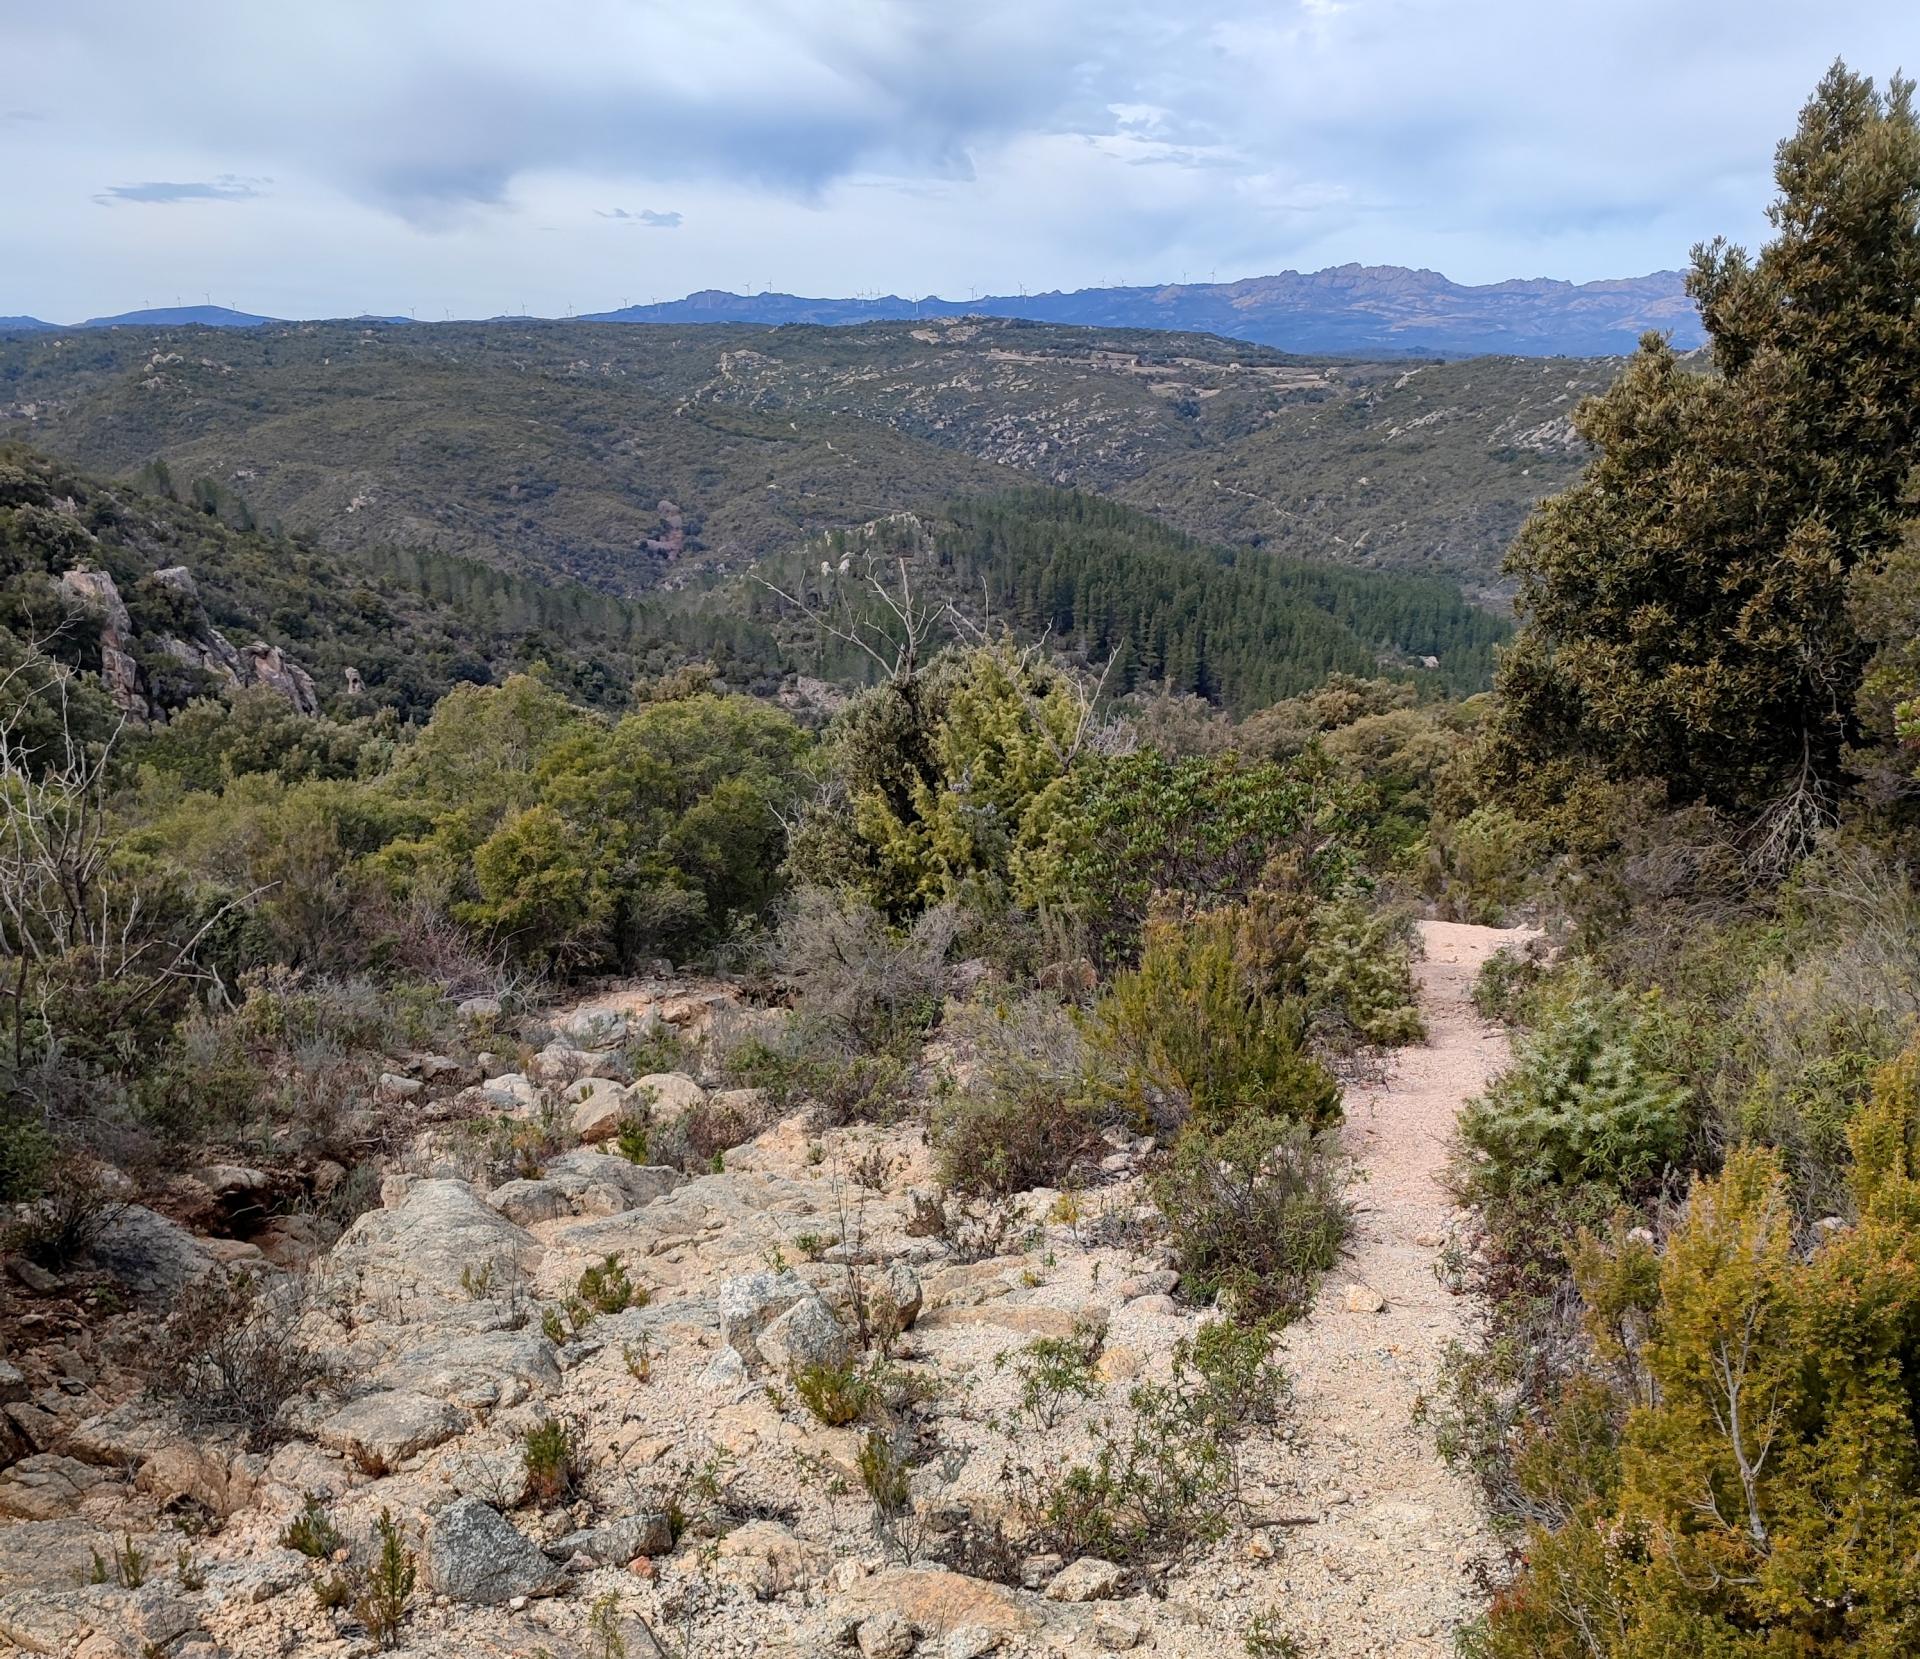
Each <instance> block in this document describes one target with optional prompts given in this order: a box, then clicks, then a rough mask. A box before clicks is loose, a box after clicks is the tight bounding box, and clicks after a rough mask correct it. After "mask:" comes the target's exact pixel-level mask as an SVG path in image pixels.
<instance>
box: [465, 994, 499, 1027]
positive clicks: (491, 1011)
mask: <svg viewBox="0 0 1920 1659" xmlns="http://www.w3.org/2000/svg"><path fill="white" fill-rule="evenodd" d="M458 1012H459V1015H460V1017H461V1019H463V1020H471V1021H474V1022H478V1021H481V1020H497V1019H499V1017H500V999H499V998H498V997H468V998H467V1000H466V1001H465V1002H463V1003H461V1004H460V1007H459V1010H458Z"/></svg>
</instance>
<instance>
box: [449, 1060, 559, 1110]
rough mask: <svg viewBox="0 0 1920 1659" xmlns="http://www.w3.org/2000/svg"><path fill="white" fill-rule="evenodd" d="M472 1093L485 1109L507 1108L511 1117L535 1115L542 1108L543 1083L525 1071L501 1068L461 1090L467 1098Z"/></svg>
mask: <svg viewBox="0 0 1920 1659" xmlns="http://www.w3.org/2000/svg"><path fill="white" fill-rule="evenodd" d="M468 1096H472V1097H473V1098H474V1100H475V1103H476V1104H477V1105H478V1106H479V1107H480V1108H481V1109H483V1110H488V1109H490V1110H492V1111H495V1112H504V1113H506V1114H507V1115H508V1116H510V1117H532V1116H534V1115H535V1114H536V1113H537V1112H538V1111H539V1110H540V1098H541V1097H540V1085H539V1084H538V1083H536V1082H534V1080H533V1079H532V1078H531V1077H529V1076H527V1074H526V1073H525V1072H520V1071H508V1072H502V1073H501V1074H500V1075H499V1076H498V1077H489V1078H486V1079H484V1080H483V1081H482V1082H479V1083H476V1084H475V1085H474V1086H473V1087H472V1088H471V1089H467V1090H464V1091H462V1093H461V1095H460V1096H459V1098H460V1099H462V1100H464V1099H466V1098H467V1097H468Z"/></svg>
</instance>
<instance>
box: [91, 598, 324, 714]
mask: <svg viewBox="0 0 1920 1659" xmlns="http://www.w3.org/2000/svg"><path fill="white" fill-rule="evenodd" d="M151 579H152V581H153V582H154V583H155V584H156V585H157V586H159V587H162V588H164V589H166V590H167V591H168V592H169V593H171V594H173V595H174V596H175V598H176V599H177V600H178V601H179V605H178V608H179V609H180V610H181V612H182V613H183V614H184V615H185V616H186V618H187V619H188V620H189V622H190V631H189V632H188V633H186V634H184V635H182V634H163V635H161V636H160V637H159V638H158V639H153V638H152V637H151V636H148V643H149V644H150V645H152V646H154V647H157V648H158V649H159V650H161V651H164V652H165V653H166V654H167V655H168V656H170V657H172V658H173V660H174V661H175V662H178V663H180V664H182V665H183V666H185V667H188V668H196V669H199V670H201V671H202V672H204V673H207V674H211V675H212V676H213V677H214V678H215V679H217V680H222V681H224V682H225V683H226V685H227V687H228V689H229V690H234V691H239V690H244V689H246V688H247V687H250V686H264V687H265V688H266V689H268V690H269V691H273V692H276V693H278V694H279V695H280V696H282V697H284V698H285V699H286V700H287V701H288V703H290V704H291V705H292V706H293V708H294V709H295V710H296V711H297V712H299V713H301V714H318V713H319V712H320V693H319V690H318V688H317V687H316V686H315V685H314V683H313V676H312V675H310V674H309V673H308V672H307V671H306V670H305V669H304V668H302V667H301V666H300V665H299V664H298V663H296V662H294V661H293V660H292V659H291V658H289V657H288V656H287V655H286V653H285V652H283V651H282V650H281V649H280V647H279V646H277V645H269V644H267V643H266V642H265V641H264V640H255V641H254V642H253V643H252V644H250V645H248V646H246V647H244V648H242V649H236V648H235V647H234V645H233V643H232V641H230V640H229V639H228V638H227V636H226V635H225V634H223V633H221V632H220V630H219V629H218V628H216V627H214V625H213V623H212V621H211V620H210V619H209V618H208V616H207V612H206V608H205V606H203V605H202V604H201V602H200V591H199V588H198V587H197V586H196V585H195V583H194V580H193V574H192V572H191V571H189V570H188V569H187V568H186V566H184V565H169V566H168V567H167V568H166V569H165V570H156V571H155V572H154V573H153V576H152V578H151ZM60 585H61V587H62V588H64V589H65V590H66V592H67V594H68V595H69V596H70V597H71V598H72V599H73V601H74V602H75V603H76V604H77V605H79V606H80V608H81V609H83V610H85V611H87V612H89V613H90V614H91V615H93V616H95V617H98V618H99V620H100V678H101V681H102V683H103V684H104V685H105V686H106V688H107V693H108V695H109V696H111V697H112V698H113V701H114V705H115V706H116V707H117V708H118V709H120V711H121V712H122V713H123V714H125V715H126V716H127V717H128V718H129V719H132V720H145V719H147V718H149V717H150V715H151V714H152V705H151V704H150V702H149V701H148V699H147V696H146V690H145V687H144V685H143V684H142V681H141V675H140V665H139V663H138V661H137V660H136V659H135V657H134V655H133V649H132V648H133V644H134V640H135V632H134V626H133V618H132V617H131V615H130V614H129V613H128V611H127V606H126V601H125V600H124V599H122V598H121V597H120V590H119V588H117V587H116V586H115V585H114V580H113V577H112V576H110V575H109V574H108V573H107V572H106V571H104V570H92V569H89V568H87V567H86V566H84V565H82V566H76V567H75V568H74V569H72V570H68V571H64V572H63V573H62V574H61V577H60Z"/></svg>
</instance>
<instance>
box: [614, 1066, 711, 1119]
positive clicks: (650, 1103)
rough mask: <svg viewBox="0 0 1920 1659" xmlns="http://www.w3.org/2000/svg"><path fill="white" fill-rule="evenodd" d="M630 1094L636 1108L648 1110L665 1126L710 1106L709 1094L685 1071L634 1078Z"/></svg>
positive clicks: (650, 1073) (661, 1072) (665, 1072)
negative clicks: (705, 1106) (694, 1109)
mask: <svg viewBox="0 0 1920 1659" xmlns="http://www.w3.org/2000/svg"><path fill="white" fill-rule="evenodd" d="M628 1092H629V1094H630V1096H631V1097H632V1100H633V1103H634V1105H635V1106H637V1107H643V1108H645V1109H646V1110H647V1111H648V1112H649V1113H651V1115H652V1116H653V1117H654V1118H655V1119H656V1120H658V1121H659V1122H662V1123H667V1122H671V1121H672V1120H673V1119H674V1118H677V1117H680V1116H682V1115H684V1114H685V1113H687V1112H690V1111H692V1110H693V1108H694V1107H696V1106H704V1105H706V1103H707V1091H706V1090H705V1089H703V1088H701V1087H700V1085H699V1084H698V1083H696V1082H694V1080H693V1079H692V1078H691V1077H689V1076H688V1075H687V1074H686V1073H685V1072H683V1071H656V1072H649V1073H648V1074H647V1075H646V1076H645V1077H638V1078H635V1079H634V1083H633V1087H632V1089H631V1090H629V1091H628Z"/></svg>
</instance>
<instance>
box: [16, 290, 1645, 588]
mask: <svg viewBox="0 0 1920 1659" xmlns="http://www.w3.org/2000/svg"><path fill="white" fill-rule="evenodd" d="M1617 366H1618V365H1617V364H1615V363H1613V362H1611V361H1609V360H1582V361H1554V362H1538V361H1529V360H1526V359H1517V358H1481V359H1476V360H1473V361H1469V362H1463V363H1447V364H1432V365H1423V366H1420V367H1418V368H1417V369H1409V368H1407V367H1406V365H1404V364H1381V363H1362V362H1336V361H1312V360H1304V359H1299V358H1292V357H1287V356H1284V355H1282V354H1280V353H1278V352H1274V351H1270V350H1267V349H1265V348H1263V347H1258V346H1249V345H1245V344H1239V343H1235V342H1230V341H1224V340H1218V339H1211V338H1208V337H1205V336H1198V335H1181V334H1167V333H1157V334H1156V333H1140V332H1114V331H1089V330H1083V329H1072V328H1065V327H1056V326H1049V325H1043V324H1030V323H1019V322H1008V321H986V320H972V321H952V322H942V323H930V324H922V325H914V324H900V323H883V324H873V325H868V326H865V327H860V328H848V329H842V328H827V327H792V328H782V329H777V330H766V329H754V328H746V327H732V328H721V327H710V326H683V327H677V328H646V329H637V328H630V327H621V326H617V325H611V324H609V325H588V324H556V323H507V322H501V323H493V324H486V325H478V324H473V325H469V324H450V325H420V326H411V327H394V326H384V325H377V324H365V325H357V324H340V323H334V324H324V325H319V324H315V325H298V326H292V325H273V326H265V327H260V328H255V329H248V330H225V331H221V332H219V333H213V332H210V331H202V330H193V329H161V330H151V331H146V330H136V329H115V330H112V331H101V332H97V333H86V334H72V333H60V334H51V335H48V334H39V335H23V336H16V337H14V338H11V339H8V340H5V341H0V435H11V436H14V437H17V438H20V439H24V440H26V441H28V442H31V443H33V444H35V445H36V446H38V447H41V448H44V449H48V450H51V451H53V452H55V453H58V454H61V455H64V456H66V457H68V458H69V459H71V460H73V461H75V462H77V463H79V464H81V465H83V466H85V467H89V468H91V469H94V470H96V471H100V472H107V473H114V474H131V473H133V472H135V471H137V470H138V469H139V468H140V467H142V466H143V465H145V464H146V463H148V462H149V461H152V460H154V459H156V458H161V459H164V460H165V461H166V462H167V463H168V464H169V465H170V466H171V467H172V468H173V469H174V471H175V472H176V473H178V474H180V475H181V476H182V477H188V478H192V477H201V476H205V477H209V478H211V479H213V480H215V481H217V482H219V483H220V484H222V485H223V486H224V487H226V488H229V489H232V490H234V491H237V492H238V493H240V494H241V495H243V496H244V497H245V498H246V500H247V501H248V502H249V503H250V504H251V506H252V508H253V510H254V511H255V513H256V514H257V515H258V516H259V518H260V519H261V520H262V522H278V523H281V524H284V525H285V526H286V527H287V528H289V529H290V530H298V531H303V532H306V533H309V534H311V535H313V536H314V537H316V538H317V539H318V540H320V541H321V542H323V543H325V544H326V545H329V546H333V547H342V548H351V547H358V548H366V547H373V546H387V545H408V546H415V547H424V548H430V549H433V550H435V551H439V552H446V553H453V554H460V555H466V556H471V557H475V558H479V559H481V560H484V561H485V562H487V563H490V564H494V565H497V566H499V567H501V568H505V569H511V570H519V571H523V572H528V573H533V574H539V575H555V574H563V575H565V576H568V577H572V578H574V579H577V580H581V581H586V582H589V583H591V584H593V585H595V586H599V587H603V588H607V589H610V590H613V591H617V592H625V593H638V592H642V591H645V590H647V589H650V588H654V587H658V586H661V585H667V586H673V585H678V584H680V583H682V582H684V581H685V580H686V578H687V572H688V569H689V567H702V566H718V567H720V568H722V569H726V568H738V567H740V566H742V565H744V564H746V563H748V562H750V561H752V560H754V559H757V558H759V557H762V556H765V555H767V554H770V553H775V552H780V551H784V550H788V549H791V548H792V547H794V546H795V545H797V544H798V543H799V542H801V541H803V540H804V539H805V538H806V537H807V536H809V535H812V534H814V533H817V532H820V531H824V530H832V529H838V528H844V527H847V526H850V525H854V524H858V523H862V522H865V521H866V520H868V519H871V518H873V517H876V516H878V515H880V514H883V513H886V512H891V511H896V510H911V511H919V512H926V511H930V510H932V509H934V508H936V507H937V506H938V505H939V504H940V503H942V502H944V501H946V500H949V499H952V498H954V497H957V496H965V495H972V494H978V493H991V492H993V491H996V490H999V489H1001V488H1004V487H1006V486H1007V485H1009V484H1018V483H1022V482H1046V483H1052V484H1061V485H1070V486H1073V487H1075V488H1080V489H1088V490H1094V491H1098V492H1101V493H1104V494H1110V495H1113V496H1116V497H1118V498H1120V499H1122V500H1125V501H1129V502H1132V503H1134V504H1135V505H1138V506H1142V507H1145V508H1147V509H1149V510H1151V511H1154V512H1157V513H1160V514H1161V515H1163V516H1164V517H1166V518H1167V519H1168V520H1169V521H1170V522H1172V523H1173V524H1175V525H1177V526H1179V527H1181V528H1183V529H1186V530H1189V531H1191V532H1193V533H1195V534H1199V535H1202V536H1207V537H1210V538H1216V539H1224V540H1231V541H1238V542H1244V543H1246V544H1248V545H1254V546H1264V547H1272V548H1276V549H1279V550H1281V551H1284V552H1286V553H1288V554H1291V555H1293V556H1295V557H1313V558H1332V559H1336V560H1339V561H1341V562H1346V563H1352V564H1357V565H1363V566H1368V567H1373V568H1380V569H1417V570H1424V571H1432V572H1437V573H1442V574H1448V575H1454V576H1458V577H1460V578H1462V579H1464V580H1466V581H1467V582H1468V583H1469V584H1472V585H1474V586H1488V585H1491V584H1493V583H1494V582H1495V581H1496V575H1495V573H1496V571H1497V568H1498V563H1499V559H1500V555H1501V553H1502V551H1503V549H1504V547H1505V545H1506V542H1507V541H1508V539H1509V538H1510V537H1511V535H1512V533H1513V531H1514V530H1515V529H1516V528H1517V527H1518V525H1519V523H1520V521H1521V519H1522V518H1523V516H1524V515H1525V513H1526V511H1527V509H1528V508H1529V507H1530V506H1531V505H1532V504H1533V502H1534V501H1535V500H1537V499H1538V498H1539V497H1541V496H1542V495H1544V494H1547V493H1550V492H1551V491H1552V490H1554V489H1556V488H1558V487H1559V486H1560V485H1562V484H1564V483H1565V482H1566V481H1567V480H1568V479H1569V478H1571V477H1572V475H1573V473H1574V471H1575V469H1576V468H1577V466H1578V464H1579V459H1580V456H1579V454H1578V449H1577V444H1576V441H1575V439H1574V438H1573V436H1572V432H1571V425H1570V421H1569V418H1568V417H1569V415H1570V412H1571V410H1572V408H1573V406H1574V405H1575V403H1576V402H1577V401H1578V399H1579V398H1580V397H1581V396H1582V395H1584V394H1586V393H1588V392H1593V391H1597V390H1599V389H1600V388H1601V387H1602V386H1604V385H1605V384H1606V383H1607V382H1608V381H1609V380H1610V379H1611V378H1612V376H1613V374H1614V372H1615V371H1616V369H1617Z"/></svg>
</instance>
